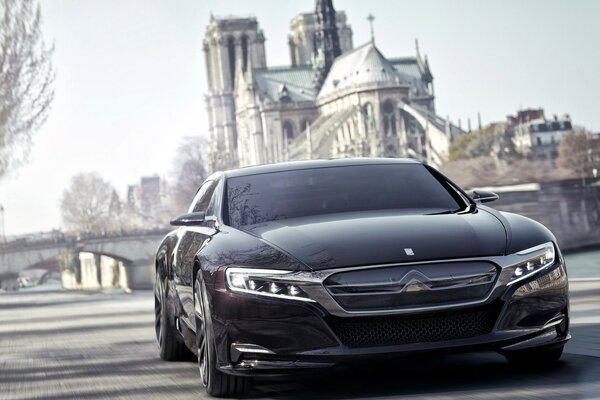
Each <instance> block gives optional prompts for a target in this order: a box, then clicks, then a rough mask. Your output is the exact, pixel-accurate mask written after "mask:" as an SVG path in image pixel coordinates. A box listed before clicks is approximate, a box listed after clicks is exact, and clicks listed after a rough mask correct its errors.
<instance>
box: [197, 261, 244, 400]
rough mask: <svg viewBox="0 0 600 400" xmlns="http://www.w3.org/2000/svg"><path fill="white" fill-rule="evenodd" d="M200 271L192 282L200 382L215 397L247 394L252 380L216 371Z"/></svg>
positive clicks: (206, 300)
mask: <svg viewBox="0 0 600 400" xmlns="http://www.w3.org/2000/svg"><path fill="white" fill-rule="evenodd" d="M201 274H202V272H201V271H198V273H197V274H196V279H195V280H194V314H195V319H196V346H197V347H198V369H199V370H200V382H201V383H202V385H203V386H204V387H205V388H206V392H207V393H208V394H210V395H211V396H215V397H231V396H238V395H241V394H244V393H246V392H248V391H249V390H250V388H251V386H252V379H251V378H249V377H244V376H236V375H229V374H225V373H223V372H221V371H219V370H218V369H217V354H216V350H215V342H214V337H213V332H212V329H211V327H210V326H209V324H208V317H207V313H208V312H209V311H208V310H209V309H210V308H209V306H208V299H207V297H206V291H205V289H204V285H203V284H202V278H201Z"/></svg>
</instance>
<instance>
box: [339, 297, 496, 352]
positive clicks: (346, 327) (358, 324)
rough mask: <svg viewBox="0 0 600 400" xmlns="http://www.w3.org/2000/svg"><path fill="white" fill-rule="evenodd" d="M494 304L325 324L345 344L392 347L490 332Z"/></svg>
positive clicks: (494, 318) (493, 318) (351, 319)
mask: <svg viewBox="0 0 600 400" xmlns="http://www.w3.org/2000/svg"><path fill="white" fill-rule="evenodd" d="M497 315H498V311H497V308H496V307H489V306H488V307H486V308H479V309H476V310H470V311H463V312H454V313H444V314H436V315H430V316H419V317H414V316H413V317H377V318H363V317H358V318H357V317H349V318H340V317H336V318H332V319H330V320H329V326H330V327H331V329H332V330H333V332H334V333H335V334H336V335H337V337H338V338H339V339H340V341H341V342H342V343H343V344H344V345H346V346H348V347H374V346H394V345H401V344H410V343H427V342H440V341H446V340H454V339H466V338H471V337H475V336H480V335H485V334H487V333H490V332H491V331H492V329H493V327H494V324H495V322H496V318H497Z"/></svg>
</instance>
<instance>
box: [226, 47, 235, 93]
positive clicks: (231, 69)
mask: <svg viewBox="0 0 600 400" xmlns="http://www.w3.org/2000/svg"><path fill="white" fill-rule="evenodd" d="M227 54H228V55H229V76H231V87H232V88H233V87H235V40H234V39H233V36H229V37H228V38H227Z"/></svg>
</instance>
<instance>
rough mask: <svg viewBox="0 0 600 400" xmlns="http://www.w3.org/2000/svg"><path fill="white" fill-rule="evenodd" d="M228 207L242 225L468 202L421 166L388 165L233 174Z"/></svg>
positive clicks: (419, 210) (232, 220)
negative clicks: (234, 175) (463, 200)
mask: <svg viewBox="0 0 600 400" xmlns="http://www.w3.org/2000/svg"><path fill="white" fill-rule="evenodd" d="M450 190H452V189H450ZM227 206H228V207H227V208H228V216H229V218H228V219H229V221H228V222H229V224H230V225H231V226H234V227H241V226H246V225H252V224H257V223H263V222H268V221H274V220H281V219H288V218H298V217H306V216H312V215H322V214H333V213H340V212H360V211H373V210H399V211H403V212H408V213H414V214H434V213H449V212H455V211H458V210H460V209H461V208H463V207H464V206H465V203H464V202H461V200H460V196H459V195H457V193H451V192H450V191H449V190H448V189H447V188H446V187H445V186H444V184H442V183H441V182H440V181H439V180H438V179H437V178H436V177H435V176H433V175H432V173H431V172H430V171H429V170H428V169H427V168H426V167H425V166H423V165H421V164H383V165H354V166H341V167H327V168H312V169H299V170H291V171H282V172H273V173H265V174H258V175H248V176H240V177H232V178H229V179H227Z"/></svg>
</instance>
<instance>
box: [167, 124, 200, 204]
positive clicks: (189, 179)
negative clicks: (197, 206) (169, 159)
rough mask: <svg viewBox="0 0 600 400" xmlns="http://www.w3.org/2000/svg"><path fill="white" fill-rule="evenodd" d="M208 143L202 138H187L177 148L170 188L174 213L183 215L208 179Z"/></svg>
mask: <svg viewBox="0 0 600 400" xmlns="http://www.w3.org/2000/svg"><path fill="white" fill-rule="evenodd" d="M206 150H207V143H206V139H205V138H204V137H202V136H186V137H184V138H183V139H182V140H181V142H180V144H179V146H178V147H177V154H176V156H175V159H174V162H173V164H174V167H173V175H174V182H175V183H174V184H173V185H172V187H171V188H170V197H171V205H172V211H173V212H175V213H182V212H184V211H185V210H187V208H188V207H189V205H190V203H191V202H192V200H193V199H194V195H195V194H196V191H197V190H198V188H199V187H200V185H201V184H202V182H203V181H204V179H206V176H207V172H206V165H205V163H204V160H205V157H206Z"/></svg>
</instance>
